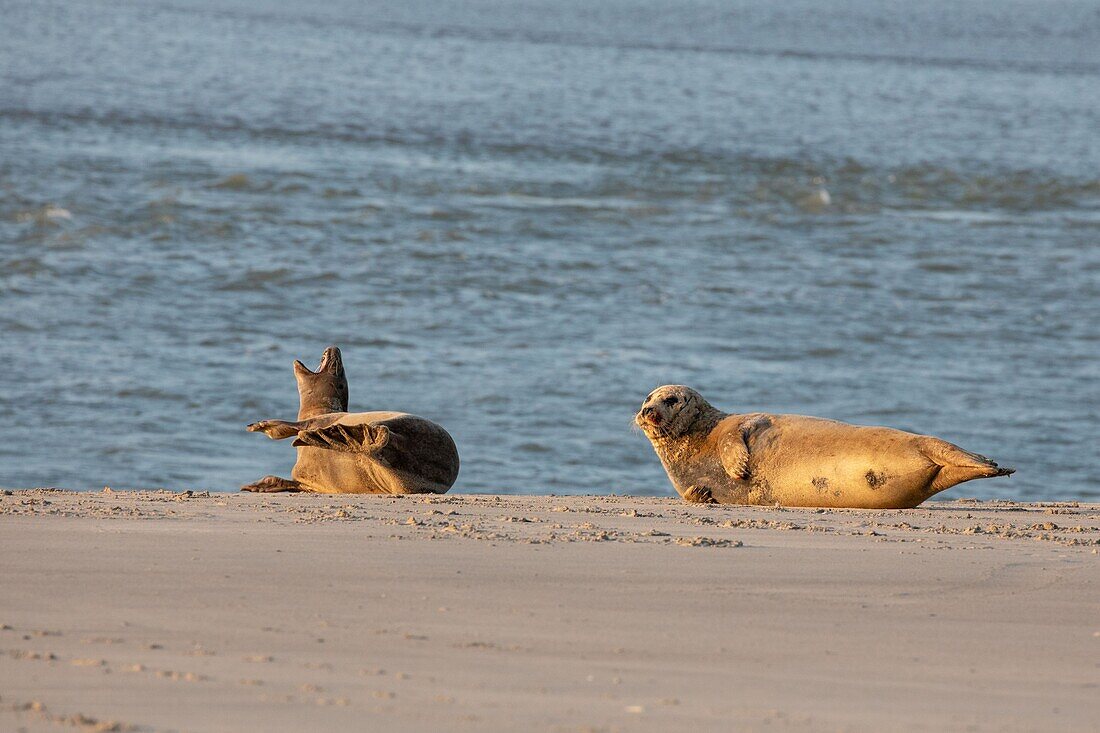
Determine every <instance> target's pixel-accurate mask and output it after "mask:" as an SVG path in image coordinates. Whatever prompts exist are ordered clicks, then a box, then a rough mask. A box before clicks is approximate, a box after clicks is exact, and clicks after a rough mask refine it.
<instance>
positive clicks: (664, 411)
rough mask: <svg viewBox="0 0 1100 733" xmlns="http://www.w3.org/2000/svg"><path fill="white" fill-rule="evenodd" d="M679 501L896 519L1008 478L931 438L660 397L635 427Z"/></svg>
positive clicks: (676, 392)
mask: <svg viewBox="0 0 1100 733" xmlns="http://www.w3.org/2000/svg"><path fill="white" fill-rule="evenodd" d="M634 420H635V422H636V423H637V425H638V427H640V428H641V429H642V431H643V432H644V433H645V434H646V437H648V438H649V440H650V442H651V443H652V444H653V448H654V450H655V451H656V452H657V455H658V457H660V459H661V463H662V464H663V465H664V467H665V471H666V472H667V473H668V477H669V479H670V480H671V481H672V485H673V487H674V488H675V489H676V492H677V493H678V494H680V496H681V497H683V498H684V499H685V500H686V501H696V502H715V501H716V502H719V503H722V504H769V505H770V504H777V503H778V504H781V505H783V506H816V507H849V508H856V509H903V508H908V507H915V506H917V505H918V504H920V503H921V502H922V501H924V500H925V499H927V498H928V497H930V496H932V495H933V494H937V493H939V492H941V491H943V490H944V489H949V488H951V487H952V486H954V485H956V484H961V483H962V482H964V481H970V480H972V479H976V478H988V477H990V476H1007V475H1009V474H1011V473H1013V471H1014V469H1011V468H1002V467H1000V466H998V465H997V464H996V463H994V462H993V461H991V460H989V459H988V458H985V457H984V456H980V455H978V454H976V453H971V452H969V451H965V450H963V449H962V448H959V447H958V446H956V445H952V444H951V443H948V442H947V441H945V440H940V439H939V438H933V437H932V436H929V435H916V434H914V433H907V432H904V431H902V430H895V429H893V428H882V427H863V426H859V425H848V424H847V423H842V422H837V421H835V420H826V419H823V418H818V417H807V416H804V415H770V414H767V413H763V412H754V413H748V414H742V415H728V414H726V413H724V412H721V411H719V410H717V409H716V408H714V407H713V406H712V405H711V404H710V403H709V402H707V401H706V400H705V399H703V396H702V395H700V394H699V393H698V392H696V391H695V390H693V389H690V388H688V387H684V386H682V385H666V386H664V387H658V388H657V389H655V390H653V392H651V393H650V395H649V397H647V398H646V401H645V403H644V404H643V405H642V409H641V410H639V412H638V414H637V415H636V416H635V418H634Z"/></svg>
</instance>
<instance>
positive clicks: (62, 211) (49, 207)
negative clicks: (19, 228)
mask: <svg viewBox="0 0 1100 733" xmlns="http://www.w3.org/2000/svg"><path fill="white" fill-rule="evenodd" d="M72 218H73V212H71V211H69V210H68V209H66V208H65V207H63V206H58V205H57V204H46V205H45V206H41V207H39V208H37V209H30V210H25V211H19V212H16V214H15V220H16V221H17V222H20V223H24V222H34V223H35V224H37V225H39V226H47V225H53V226H59V225H60V224H61V223H62V222H65V221H72Z"/></svg>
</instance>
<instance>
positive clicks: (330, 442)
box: [241, 346, 458, 494]
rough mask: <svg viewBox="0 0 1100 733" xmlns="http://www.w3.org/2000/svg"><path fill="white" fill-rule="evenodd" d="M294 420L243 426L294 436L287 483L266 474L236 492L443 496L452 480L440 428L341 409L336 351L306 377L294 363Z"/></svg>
mask: <svg viewBox="0 0 1100 733" xmlns="http://www.w3.org/2000/svg"><path fill="white" fill-rule="evenodd" d="M294 376H295V377H296V378H297V380H298V397H299V401H300V408H299V410H298V421H297V422H288V421H286V420H262V421H260V422H257V423H252V424H251V425H249V426H248V429H249V430H250V431H252V432H262V433H265V434H267V436H268V437H269V438H272V439H274V440H282V439H283V438H290V437H295V440H294V445H295V446H296V447H297V448H298V461H297V462H296V463H295V464H294V470H293V471H292V472H291V474H290V475H291V478H290V479H285V478H279V477H278V476H267V477H265V478H263V479H260V480H259V481H257V482H256V483H254V484H248V485H247V486H242V487H241V490H242V491H262V492H276V491H314V492H317V493H320V494H428V493H430V494H442V493H444V492H446V491H447V489H449V488H451V486H452V485H453V484H454V482H455V479H456V478H457V477H458V449H457V448H456V447H455V443H454V441H453V440H452V439H451V436H450V435H449V434H448V433H447V431H446V430H444V429H443V428H441V427H440V426H438V425H436V424H435V423H433V422H432V421H430V420H425V419H424V418H422V417H417V416H416V415H408V414H406V413H403V412H348V411H347V410H348V380H347V377H346V376H345V375H344V362H343V360H342V359H341V357H340V349H338V348H336V347H335V346H330V347H328V348H327V349H325V353H324V356H322V357H321V365H320V366H318V367H317V371H316V372H311V371H310V370H309V369H308V368H306V366H305V365H304V364H302V362H300V361H296V362H294Z"/></svg>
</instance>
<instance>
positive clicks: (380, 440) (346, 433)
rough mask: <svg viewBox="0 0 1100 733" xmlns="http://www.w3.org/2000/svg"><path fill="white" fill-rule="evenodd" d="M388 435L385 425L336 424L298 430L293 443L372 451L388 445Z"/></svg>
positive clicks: (346, 450)
mask: <svg viewBox="0 0 1100 733" xmlns="http://www.w3.org/2000/svg"><path fill="white" fill-rule="evenodd" d="M390 435H391V434H390V430H389V428H387V427H386V426H385V425H368V424H362V425H339V424H337V425H330V426H328V427H325V428H313V429H310V430H300V431H299V432H298V438H297V439H296V440H295V441H294V445H296V446H308V447H310V448H324V449H326V450H335V451H341V452H344V453H373V452H375V451H379V450H381V449H383V448H385V447H386V446H387V445H389V442H390Z"/></svg>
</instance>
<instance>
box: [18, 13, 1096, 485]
mask: <svg viewBox="0 0 1100 733" xmlns="http://www.w3.org/2000/svg"><path fill="white" fill-rule="evenodd" d="M310 5H312V4H310V3H296V2H289V1H283V0H249V1H248V2H243V1H233V0H224V1H221V2H211V1H209V0H173V1H167V2H165V1H161V0H147V1H144V2H117V1H114V0H112V1H111V2H74V1H73V0H64V1H62V2H59V1H56V0H33V1H31V0H0V365H2V366H0V423H2V424H3V425H4V426H5V430H4V436H3V439H2V440H0V485H5V486H51V485H52V486H62V487H71V488H100V487H102V486H103V485H105V484H110V485H111V486H113V487H115V488H124V487H136V486H141V487H148V486H169V487H173V488H209V489H217V490H233V489H235V488H236V486H237V485H239V484H241V483H244V482H247V481H251V480H253V479H256V478H258V477H259V476H262V475H264V474H267V473H282V474H284V475H285V474H286V473H287V471H289V468H290V466H291V464H292V461H293V450H292V449H291V448H290V446H289V445H286V444H280V443H272V442H269V441H267V440H266V439H265V438H262V437H261V436H258V435H254V434H248V433H246V432H245V431H244V429H243V427H244V424H245V423H247V422H250V421H252V420H256V419H259V418H271V417H288V416H293V414H294V413H295V410H296V404H297V403H296V393H295V387H294V378H293V375H292V372H291V368H290V366H291V361H292V360H293V359H294V358H303V359H304V360H306V361H307V363H310V364H315V363H316V360H317V358H318V357H319V356H320V353H321V350H322V349H323V348H324V347H325V346H326V345H328V344H330V343H335V344H338V345H340V346H341V347H343V350H344V357H345V361H346V363H347V366H348V372H349V378H350V380H351V400H352V408H353V409H370V408H388V409H401V410H407V411H411V412H415V413H418V414H421V415H424V416H427V417H431V418H434V419H436V420H438V421H439V422H441V423H442V424H444V425H446V426H447V427H448V428H449V429H450V430H451V431H452V433H453V435H454V436H455V438H456V441H457V442H458V444H459V448H460V450H461V453H462V457H463V468H462V473H461V475H460V477H459V483H458V484H457V486H456V489H455V490H456V491H504V492H521V493H530V492H546V491H552V492H559V493H572V492H636V493H640V494H664V493H667V492H669V488H668V484H667V481H666V479H665V477H664V475H663V473H662V471H661V468H660V466H659V464H658V462H657V460H656V458H655V456H654V455H653V453H652V451H651V449H650V448H649V445H648V443H647V442H646V441H645V439H644V438H643V437H642V436H641V435H640V434H639V433H637V432H636V431H632V430H631V426H630V420H631V416H632V414H633V412H634V410H635V409H636V408H637V406H638V404H639V403H640V402H641V400H642V398H643V397H644V396H645V395H646V393H647V392H648V391H649V390H650V389H652V388H653V387H655V386H657V385H659V384H662V383H668V382H681V383H687V384H690V385H693V386H695V387H697V388H698V389H699V390H700V391H702V392H703V394H704V395H706V396H707V397H709V398H710V399H711V401H712V402H714V403H715V404H716V405H718V406H720V407H723V408H726V409H729V410H738V411H744V410H769V411H784V412H801V413H808V414H817V415H825V416H829V417H834V418H839V419H843V420H849V421H853V422H858V423H869V424H887V425H892V426H896V427H900V428H905V429H909V430H915V431H920V432H929V433H934V434H936V435H939V436H942V437H944V438H947V439H949V440H952V441H955V442H958V443H960V444H961V445H963V446H965V447H966V448H969V449H971V450H976V451H979V452H982V453H986V454H988V455H991V456H993V457H994V458H995V459H997V460H998V461H1001V462H1002V463H1006V464H1010V465H1016V466H1017V467H1018V468H1019V473H1018V474H1017V475H1016V476H1014V477H1013V478H1011V479H1007V480H1004V479H1002V480H995V481H984V482H975V483H972V484H967V485H964V486H962V487H959V488H958V489H955V490H953V491H952V492H950V493H948V494H946V495H945V497H951V496H980V497H1003V498H1022V499H1076V498H1083V499H1092V500H1096V499H1097V498H1098V497H1100V458H1098V455H1097V445H1098V441H1097V438H1098V435H1100V246H1098V245H1100V7H1098V6H1097V5H1096V3H1094V2H1091V1H1088V2H1086V1H1082V0H1044V1H1041V2H1040V1H1038V0H1034V1H1027V2H1022V1H1019V0H1003V1H997V2H976V1H973V0H964V1H963V2H959V1H958V0H931V1H930V2H923V3H911V2H898V1H896V0H814V1H813V2H807V1H806V0H792V1H791V2H782V3H779V2H772V1H771V0H738V1H732V2H714V1H709V0H708V1H704V0H661V1H660V2H657V1H655V0H464V1H463V2H461V3H456V2H445V1H444V0H416V1H413V2H409V1H408V0H402V1H401V2H397V1H392V2H378V1H377V0H355V1H354V2H352V1H351V0H335V1H334V2H329V3H326V4H325V6H324V7H323V8H312V7H308V6H310Z"/></svg>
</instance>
